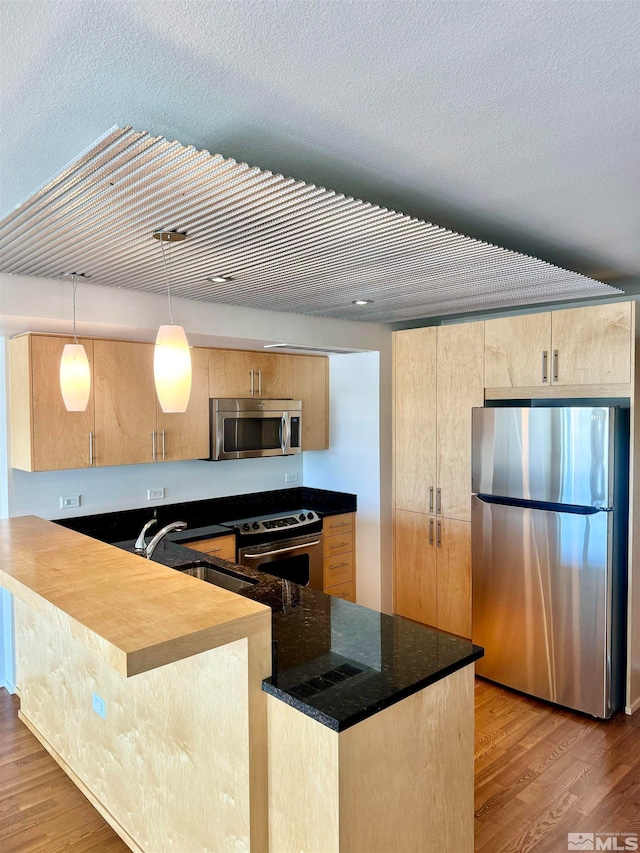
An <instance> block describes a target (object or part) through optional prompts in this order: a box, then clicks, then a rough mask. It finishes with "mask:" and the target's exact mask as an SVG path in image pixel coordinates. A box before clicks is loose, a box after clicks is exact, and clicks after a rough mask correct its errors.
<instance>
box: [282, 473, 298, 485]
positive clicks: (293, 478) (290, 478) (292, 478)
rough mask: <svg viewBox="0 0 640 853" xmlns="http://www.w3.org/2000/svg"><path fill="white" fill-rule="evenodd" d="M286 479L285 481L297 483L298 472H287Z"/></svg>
mask: <svg viewBox="0 0 640 853" xmlns="http://www.w3.org/2000/svg"><path fill="white" fill-rule="evenodd" d="M284 481H285V483H297V482H298V475H297V473H295V472H294V473H293V474H285V475H284Z"/></svg>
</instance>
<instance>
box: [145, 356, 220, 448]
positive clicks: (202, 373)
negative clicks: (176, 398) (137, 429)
mask: <svg viewBox="0 0 640 853" xmlns="http://www.w3.org/2000/svg"><path fill="white" fill-rule="evenodd" d="M190 352H191V370H192V374H191V394H190V396H189V405H188V406H187V411H186V412H183V413H172V414H167V413H165V412H163V411H162V408H161V406H160V403H157V424H158V438H157V442H158V444H157V458H158V460H159V461H165V460H166V461H173V460H177V459H205V458H206V457H208V456H209V351H208V350H206V349H203V348H202V347H192V348H191V350H190ZM156 399H157V397H156Z"/></svg>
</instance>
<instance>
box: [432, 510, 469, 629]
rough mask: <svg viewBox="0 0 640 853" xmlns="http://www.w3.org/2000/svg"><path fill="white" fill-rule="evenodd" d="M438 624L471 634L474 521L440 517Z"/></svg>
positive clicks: (438, 531)
mask: <svg viewBox="0 0 640 853" xmlns="http://www.w3.org/2000/svg"><path fill="white" fill-rule="evenodd" d="M436 551H437V576H438V628H440V629H441V630H442V631H449V632H450V633H452V634H459V635H460V636H461V637H467V638H470V637H471V522H469V521H453V520H452V519H450V518H443V519H440V518H439V519H438V520H437V528H436Z"/></svg>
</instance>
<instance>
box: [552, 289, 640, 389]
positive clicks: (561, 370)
mask: <svg viewBox="0 0 640 853" xmlns="http://www.w3.org/2000/svg"><path fill="white" fill-rule="evenodd" d="M551 330H552V342H553V350H554V363H553V373H554V374H557V379H556V376H555V375H554V382H556V383H557V384H558V385H599V384H605V385H608V384H611V383H616V382H620V383H628V382H631V303H630V302H622V303H620V302H613V303H611V304H609V305H593V306H589V307H585V308H569V309H567V310H566V311H554V312H553V313H552V315H551ZM556 352H557V356H556V355H555V353H556Z"/></svg>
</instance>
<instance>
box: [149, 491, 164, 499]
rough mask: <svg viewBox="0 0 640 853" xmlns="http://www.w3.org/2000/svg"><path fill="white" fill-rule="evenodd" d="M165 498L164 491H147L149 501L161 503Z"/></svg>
mask: <svg viewBox="0 0 640 853" xmlns="http://www.w3.org/2000/svg"><path fill="white" fill-rule="evenodd" d="M163 497H164V489H147V500H148V501H159V500H162V498H163Z"/></svg>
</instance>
